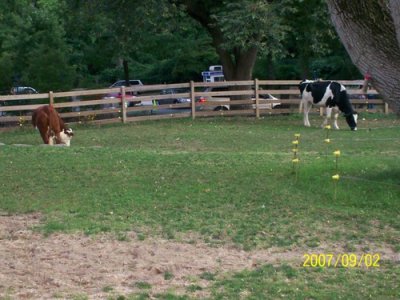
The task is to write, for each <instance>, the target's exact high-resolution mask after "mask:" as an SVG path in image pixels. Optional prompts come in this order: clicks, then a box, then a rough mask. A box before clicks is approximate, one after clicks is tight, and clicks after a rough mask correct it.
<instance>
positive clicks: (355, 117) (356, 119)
mask: <svg viewBox="0 0 400 300" xmlns="http://www.w3.org/2000/svg"><path fill="white" fill-rule="evenodd" d="M353 117H354V122H356V125H357V121H358V114H353ZM353 130H357V127H354V129H353Z"/></svg>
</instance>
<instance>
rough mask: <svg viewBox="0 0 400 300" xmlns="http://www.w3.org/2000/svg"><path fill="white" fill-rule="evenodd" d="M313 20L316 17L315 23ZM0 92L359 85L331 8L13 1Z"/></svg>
mask: <svg viewBox="0 0 400 300" xmlns="http://www.w3.org/2000/svg"><path fill="white" fill-rule="evenodd" d="M310 12H311V13H310ZM0 22H1V24H2V26H1V27H0V70H1V72H0V79H1V80H0V91H2V93H3V94H4V93H8V91H9V90H10V88H11V87H12V86H13V85H27V86H33V87H35V88H36V89H38V90H39V91H43V92H47V91H49V90H54V91H57V90H68V89H72V88H91V87H106V86H109V85H110V84H111V83H113V82H114V81H116V80H117V79H125V78H126V77H130V78H131V79H141V80H142V81H143V82H144V83H163V82H168V83H170V82H183V81H188V80H201V71H204V70H206V69H207V68H208V66H209V65H216V64H223V65H224V68H225V74H226V77H227V79H249V78H254V77H255V76H256V77H258V78H275V79H293V78H296V79H298V78H302V77H312V76H318V77H324V78H334V79H335V78H336V79H350V78H359V77H360V74H359V73H358V72H357V70H356V68H354V67H351V66H352V64H351V63H349V62H350V59H349V57H348V56H347V54H346V51H345V50H344V48H343V47H342V45H341V43H340V41H339V39H338V37H337V36H336V33H335V31H334V30H333V27H332V25H331V24H330V20H329V15H328V10H327V7H326V4H325V2H324V0H309V1H302V0H282V1H272V0H271V1H261V0H238V1H234V2H232V1H225V0H219V1H211V0H205V1H200V0H198V1H197V0H160V1H155V0H148V1H138V0H130V1H128V0H115V1H106V0H91V1H79V0H14V1H11V0H5V1H1V3H0Z"/></svg>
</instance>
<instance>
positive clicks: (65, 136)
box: [60, 128, 74, 146]
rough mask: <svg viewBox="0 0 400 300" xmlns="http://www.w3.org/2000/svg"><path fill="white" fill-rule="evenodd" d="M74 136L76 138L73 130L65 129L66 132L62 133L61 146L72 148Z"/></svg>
mask: <svg viewBox="0 0 400 300" xmlns="http://www.w3.org/2000/svg"><path fill="white" fill-rule="evenodd" d="M73 136H74V132H73V131H72V129H71V128H64V130H63V131H61V132H60V138H61V144H65V145H67V146H70V145H71V139H72V137H73Z"/></svg>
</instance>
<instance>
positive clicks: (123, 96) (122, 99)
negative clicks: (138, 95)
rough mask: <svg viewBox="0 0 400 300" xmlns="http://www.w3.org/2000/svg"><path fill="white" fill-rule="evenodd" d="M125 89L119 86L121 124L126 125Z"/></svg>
mask: <svg viewBox="0 0 400 300" xmlns="http://www.w3.org/2000/svg"><path fill="white" fill-rule="evenodd" d="M125 95H126V92H125V87H124V86H121V114H122V123H126V99H125Z"/></svg>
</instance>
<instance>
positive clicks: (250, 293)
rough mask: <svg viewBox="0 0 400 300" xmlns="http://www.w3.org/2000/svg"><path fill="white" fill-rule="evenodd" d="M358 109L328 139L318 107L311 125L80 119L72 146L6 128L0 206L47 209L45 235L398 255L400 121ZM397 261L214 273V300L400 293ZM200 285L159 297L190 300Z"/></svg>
mask: <svg viewBox="0 0 400 300" xmlns="http://www.w3.org/2000/svg"><path fill="white" fill-rule="evenodd" d="M363 117H365V119H364V120H361V121H360V123H359V130H358V131H357V132H351V131H350V130H349V129H348V128H347V126H346V125H345V124H344V122H343V120H341V122H340V125H341V128H342V130H340V131H329V138H330V139H331V141H332V142H331V143H330V144H326V143H324V139H325V138H326V135H327V131H326V130H322V129H320V128H317V127H316V125H317V124H319V122H320V119H319V118H317V117H316V116H314V117H313V119H312V124H314V125H315V127H314V128H304V127H303V126H301V123H302V121H301V118H300V117H299V116H272V117H265V118H263V119H261V120H255V119H252V118H249V119H247V118H223V119H222V118H221V119H219V118H217V119H199V120H195V121H191V120H164V121H157V122H143V123H139V124H128V125H110V126H102V127H97V126H75V127H73V128H74V131H75V132H76V136H75V137H74V139H73V140H72V146H71V147H70V148H65V147H40V146H38V145H39V144H40V143H41V141H40V137H39V134H38V133H37V132H34V130H33V129H31V128H29V127H27V128H22V129H17V130H14V131H7V132H3V133H0V142H1V143H4V144H6V145H5V146H1V147H0V155H1V159H0V173H1V174H2V175H1V177H2V180H1V187H0V188H1V192H0V195H1V199H0V211H1V212H2V213H3V214H21V213H29V212H41V213H42V214H43V216H44V217H43V223H42V224H43V225H42V226H40V227H39V228H38V230H40V231H41V232H43V233H44V234H45V235H49V234H52V233H53V232H60V231H62V232H76V231H80V232H85V233H86V234H98V233H103V232H111V233H115V234H116V236H117V237H118V239H121V240H123V239H124V238H125V236H126V235H125V234H126V232H129V231H134V232H136V233H137V236H138V238H139V239H140V240H144V239H146V238H148V237H160V236H161V237H163V238H167V239H174V240H178V241H179V240H183V239H185V240H186V238H185V237H186V236H187V235H188V234H193V233H195V234H196V236H199V237H200V238H201V239H202V240H204V241H205V242H207V243H209V244H210V245H213V246H219V245H225V244H230V245H234V246H235V247H238V248H242V249H244V250H251V249H266V248H270V247H279V249H281V250H282V251H285V250H290V249H294V248H296V247H299V248H301V249H309V253H311V252H312V251H313V249H315V248H316V247H327V251H329V249H330V248H332V247H336V246H337V247H339V248H340V249H343V251H345V253H350V252H352V251H356V250H360V249H361V250H362V251H364V252H369V251H370V249H373V247H375V246H377V247H383V248H389V249H390V250H391V251H394V252H397V253H399V252H400V214H399V213H400V120H399V119H396V118H395V117H394V116H377V115H365V116H363ZM295 133H299V134H301V138H300V144H299V157H300V163H299V166H298V173H297V175H295V174H294V173H293V166H292V157H293V153H292V141H293V139H294V134H295ZM12 144H30V145H34V146H31V147H23V146H13V145H12ZM335 150H340V151H341V156H340V157H339V159H338V171H339V174H340V176H341V178H340V180H339V182H338V184H337V185H336V186H335V184H334V182H333V180H332V178H331V176H332V175H333V174H335V173H336V170H335V168H336V166H335V158H334V156H333V154H332V153H333V151H335ZM371 245H372V246H371ZM371 247H372V248H371ZM333 250H334V249H331V250H330V251H331V252H332V251H333ZM399 267H400V265H399V263H398V262H393V261H386V262H385V261H381V266H380V268H369V269H366V268H303V267H302V266H295V267H293V266H288V265H281V266H272V265H264V266H262V267H260V268H258V269H256V270H253V271H250V270H248V271H243V272H239V273H235V274H216V275H215V276H211V278H210V280H212V281H213V284H212V287H211V288H210V290H209V291H208V292H209V294H210V295H211V296H210V297H211V298H213V299H245V298H249V299H264V298H270V299H276V298H285V297H289V298H290V299H305V298H306V299H340V298H342V299H353V298H354V299H366V298H373V299H377V298H380V299H395V298H400V288H399V282H400V268H399ZM193 289H194V290H196V286H194V288H193ZM191 292H193V291H191V290H188V293H187V295H186V296H174V295H172V294H165V295H164V294H163V295H158V296H157V297H159V298H161V299H180V298H183V299H186V298H190V297H191ZM126 297H128V298H132V299H136V298H143V299H146V298H147V297H148V294H146V292H145V291H144V292H143V293H141V294H137V295H131V296H126Z"/></svg>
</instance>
